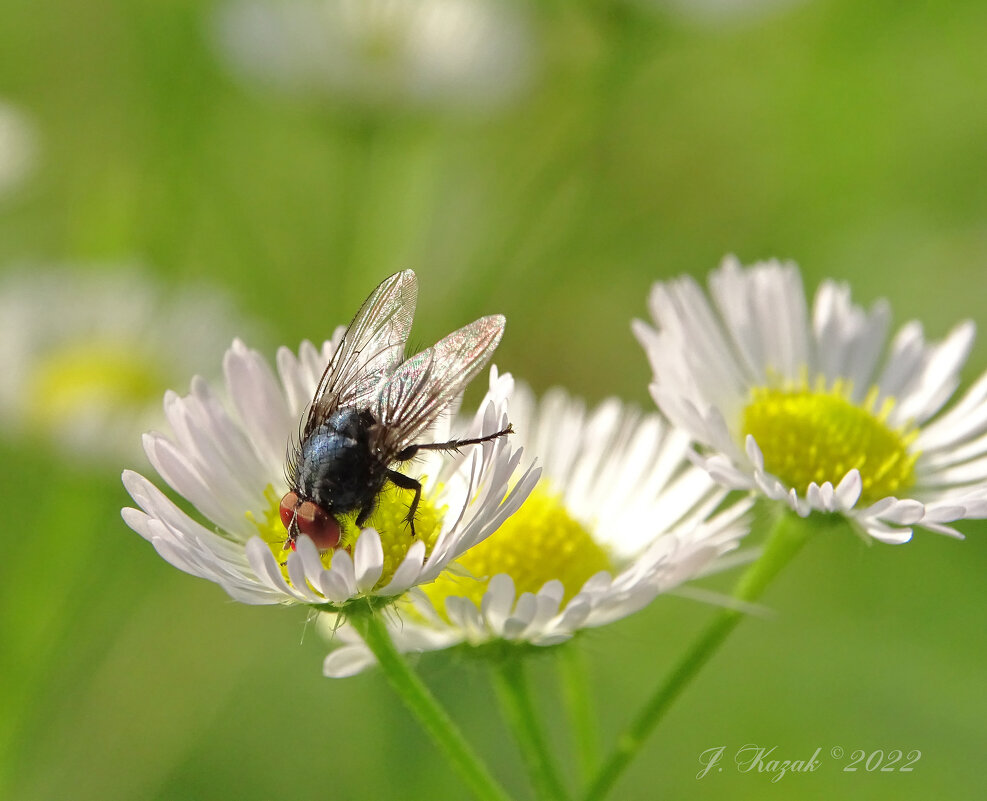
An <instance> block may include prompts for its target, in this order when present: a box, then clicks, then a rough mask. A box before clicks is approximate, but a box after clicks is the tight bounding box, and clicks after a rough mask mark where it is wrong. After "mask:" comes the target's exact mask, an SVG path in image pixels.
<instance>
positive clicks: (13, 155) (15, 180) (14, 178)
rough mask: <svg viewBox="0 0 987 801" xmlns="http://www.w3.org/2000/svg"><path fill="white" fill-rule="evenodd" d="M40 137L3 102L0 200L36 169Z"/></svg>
mask: <svg viewBox="0 0 987 801" xmlns="http://www.w3.org/2000/svg"><path fill="white" fill-rule="evenodd" d="M36 155H37V134H36V131H35V129H34V125H33V123H32V122H31V121H30V120H29V119H28V118H27V117H26V116H25V115H24V113H23V112H21V111H19V110H18V109H17V108H15V107H14V106H12V105H10V104H9V103H6V102H4V101H0V197H2V196H4V195H7V194H9V193H10V192H12V191H13V190H14V189H16V188H17V187H18V186H19V185H20V184H21V183H22V182H23V180H24V179H25V178H26V177H27V175H28V174H29V173H30V172H31V170H32V169H33V168H34V164H35V161H36Z"/></svg>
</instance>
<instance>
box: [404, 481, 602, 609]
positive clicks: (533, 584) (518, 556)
mask: <svg viewBox="0 0 987 801" xmlns="http://www.w3.org/2000/svg"><path fill="white" fill-rule="evenodd" d="M459 564H460V565H462V566H463V567H465V568H466V569H467V570H469V572H470V573H471V574H472V575H473V576H475V578H469V577H466V576H459V575H455V574H453V573H451V572H450V571H445V572H444V573H442V575H440V576H439V577H438V578H437V579H436V580H435V582H433V583H432V584H429V585H427V586H424V587H422V590H424V592H425V594H426V595H428V597H429V599H430V600H431V601H432V604H433V605H434V606H435V608H436V609H437V610H438V611H439V613H440V614H442V615H445V599H446V598H448V597H449V596H462V597H466V598H469V599H470V600H472V601H473V602H474V603H475V604H476V605H477V606H479V605H480V600H481V599H482V598H483V594H484V593H485V592H486V590H487V584H488V583H489V581H490V578H491V577H492V576H494V575H496V574H498V573H507V574H508V575H509V576H510V577H511V578H512V579H514V588H515V592H516V593H517V594H518V595H520V594H521V593H523V592H538V590H540V589H541V588H542V587H543V586H544V585H545V583H546V582H548V581H551V580H552V579H558V580H559V581H561V582H562V586H563V587H564V588H565V594H564V596H563V603H565V602H568V601H569V599H570V598H572V596H574V595H575V594H576V593H577V592H579V590H580V589H581V588H582V586H583V584H585V583H586V580H587V579H588V578H590V577H591V576H593V575H595V574H596V573H599V572H600V571H601V570H611V569H612V564H611V561H610V557H609V556H608V555H607V553H606V551H604V550H603V548H601V547H600V546H599V545H598V544H597V543H596V541H595V540H594V539H593V537H592V536H591V535H590V533H589V532H588V531H587V530H586V529H585V528H583V526H582V525H581V524H580V523H578V522H577V521H575V520H573V518H572V517H570V516H569V513H568V511H567V510H566V508H565V506H564V505H563V503H562V500H561V498H559V497H558V496H557V495H556V494H553V493H552V492H550V491H549V490H548V489H547V488H546V486H545V482H541V483H540V484H539V485H538V486H537V487H535V490H534V492H532V493H531V495H530V496H529V497H528V499H527V500H526V501H525V502H524V505H523V506H522V507H521V508H520V509H519V510H518V511H517V512H515V513H514V514H513V515H512V516H511V517H509V518H508V519H507V521H506V522H505V523H504V525H502V526H501V527H500V528H499V529H497V531H495V532H494V533H493V534H491V535H490V536H489V537H488V538H487V539H485V540H484V541H483V542H481V543H480V544H479V545H476V546H474V547H473V548H470V549H469V550H468V551H467V552H466V553H465V554H464V555H463V556H462V557H461V558H460V559H459Z"/></svg>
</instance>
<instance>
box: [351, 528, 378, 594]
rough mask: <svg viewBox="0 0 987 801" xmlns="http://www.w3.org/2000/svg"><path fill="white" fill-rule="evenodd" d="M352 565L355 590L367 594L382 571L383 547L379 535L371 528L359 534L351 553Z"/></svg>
mask: <svg viewBox="0 0 987 801" xmlns="http://www.w3.org/2000/svg"><path fill="white" fill-rule="evenodd" d="M353 564H354V579H355V581H356V587H357V589H358V590H359V591H360V592H362V593H366V592H369V591H370V590H372V589H373V587H374V585H375V584H376V583H377V580H378V579H379V578H380V576H381V573H382V572H383V570H384V547H383V546H382V545H381V542H380V534H378V533H377V532H376V531H374V530H373V529H372V528H365V529H364V530H363V531H362V532H360V538H359V539H358V540H357V541H356V548H355V549H354V551H353Z"/></svg>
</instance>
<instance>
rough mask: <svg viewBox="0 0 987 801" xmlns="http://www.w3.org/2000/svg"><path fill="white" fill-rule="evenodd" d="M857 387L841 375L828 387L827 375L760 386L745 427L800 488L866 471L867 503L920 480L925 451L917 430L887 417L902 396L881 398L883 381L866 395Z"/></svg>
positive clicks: (782, 475)
mask: <svg viewBox="0 0 987 801" xmlns="http://www.w3.org/2000/svg"><path fill="white" fill-rule="evenodd" d="M850 391H851V388H850V387H849V386H848V384H847V383H846V382H844V381H837V382H835V383H834V384H833V385H832V386H831V387H829V388H828V389H827V388H826V386H825V384H824V382H823V381H822V380H819V381H817V382H816V384H815V386H814V387H810V386H809V385H808V383H807V382H806V381H805V380H803V381H802V382H800V383H799V384H797V385H794V386H791V387H785V388H781V389H779V388H770V387H757V388H755V389H754V390H752V392H751V397H750V401H749V403H748V404H747V406H746V407H745V408H744V412H743V423H742V425H743V433H744V435H747V434H750V435H752V436H753V437H754V439H755V440H756V441H757V444H758V447H759V448H760V449H761V452H762V454H763V455H764V467H765V469H766V470H767V471H768V472H770V473H773V474H774V475H776V476H777V477H778V478H779V479H781V480H782V481H783V482H785V483H786V484H787V485H788V486H790V487H794V488H795V489H796V490H797V491H798V492H805V490H806V488H807V487H808V485H809V483H810V482H813V481H814V482H815V483H816V484H822V483H823V482H825V481H829V482H831V483H832V484H834V485H835V484H837V483H839V482H840V481H841V480H842V479H843V477H844V476H845V475H846V474H847V472H848V471H850V470H852V469H853V468H856V469H857V470H859V471H860V478H861V481H862V484H863V489H862V491H861V500H862V501H863V502H864V503H873V502H874V501H877V500H880V499H881V498H885V497H887V496H889V495H897V494H899V493H901V492H902V491H904V490H907V489H908V488H909V487H910V486H911V485H912V484H913V483H914V481H915V470H914V468H915V462H916V460H917V459H918V457H919V453H918V452H910V451H909V446H910V445H911V444H912V443H913V442H914V441H915V437H916V436H917V431H915V430H913V429H910V428H909V427H908V426H905V427H903V428H899V429H893V428H891V427H889V426H888V424H887V420H888V416H889V415H890V413H891V411H892V409H893V408H894V401H893V400H892V399H890V398H887V399H885V400H884V402H883V403H882V404H881V405H880V406H878V404H877V396H878V392H877V389H876V388H873V389H871V391H870V392H869V393H868V395H867V397H866V398H865V399H864V401H863V403H861V404H859V405H857V404H855V403H853V402H852V401H851V400H850V397H851V395H850Z"/></svg>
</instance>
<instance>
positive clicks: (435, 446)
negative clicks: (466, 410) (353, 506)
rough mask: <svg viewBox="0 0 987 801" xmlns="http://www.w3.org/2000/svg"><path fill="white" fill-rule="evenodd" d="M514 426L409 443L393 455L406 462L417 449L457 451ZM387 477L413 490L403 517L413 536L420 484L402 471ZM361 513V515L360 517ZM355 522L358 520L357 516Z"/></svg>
mask: <svg viewBox="0 0 987 801" xmlns="http://www.w3.org/2000/svg"><path fill="white" fill-rule="evenodd" d="M513 433H514V428H513V427H512V426H511V425H510V424H508V425H507V428H505V429H503V430H502V431H497V432H496V433H494V434H488V435H487V436H485V437H475V438H473V439H452V440H449V442H429V443H426V444H424V445H409V446H408V447H407V448H405V449H404V450H403V451H401V452H400V453H398V455H397V456H395V457H394V460H395V461H397V462H407V461H408V460H409V459H414V458H415V454H417V453H418V451H456V452H457V453H458V452H459V449H460V448H465V447H466V446H467V445H479V444H480V443H481V442H490V441H491V440H494V439H497V438H498V437H503V436H506V435H507V434H513ZM387 477H388V478H389V479H390V480H391V483H392V484H394V485H396V486H398V487H400V488H401V489H409V490H414V491H415V499H414V500H413V501H412V502H411V507H410V508H409V509H408V516H407V517H406V518H405V520H406V521H407V523H408V525H409V526H411V536H412V537H414V536H415V512H417V511H418V502H419V501H420V500H421V499H422V485H421V482H420V481H418V480H417V479H414V478H411V476H406V475H405V474H404V473H399V472H397V470H388V471H387ZM362 516H363V515H362V513H361V517H362ZM356 522H357V523H359V522H360V520H359V518H357V521H356Z"/></svg>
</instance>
